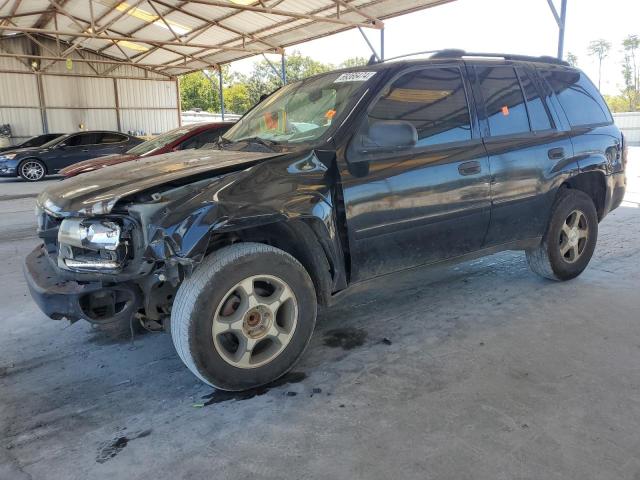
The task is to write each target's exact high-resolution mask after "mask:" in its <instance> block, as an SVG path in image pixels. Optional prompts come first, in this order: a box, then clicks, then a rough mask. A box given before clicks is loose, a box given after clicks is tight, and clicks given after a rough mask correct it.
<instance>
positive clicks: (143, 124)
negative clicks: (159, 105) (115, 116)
mask: <svg viewBox="0 0 640 480" xmlns="http://www.w3.org/2000/svg"><path fill="white" fill-rule="evenodd" d="M120 125H121V127H122V131H123V132H134V131H138V132H142V133H143V134H145V135H157V134H160V133H164V132H166V131H168V130H172V129H174V128H176V127H177V126H178V109H173V110H134V109H131V110H120Z"/></svg>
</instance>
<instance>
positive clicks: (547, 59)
mask: <svg viewBox="0 0 640 480" xmlns="http://www.w3.org/2000/svg"><path fill="white" fill-rule="evenodd" d="M461 57H485V58H504V59H505V60H521V61H525V62H544V63H555V64H558V65H569V63H568V62H565V61H564V60H561V59H559V58H556V57H551V56H549V55H542V56H539V57H535V56H531V55H517V54H515V55H514V54H509V53H493V52H491V53H487V52H465V51H464V50H440V51H439V52H436V53H434V54H433V55H431V58H461Z"/></svg>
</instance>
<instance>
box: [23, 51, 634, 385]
mask: <svg viewBox="0 0 640 480" xmlns="http://www.w3.org/2000/svg"><path fill="white" fill-rule="evenodd" d="M625 162H626V152H625V148H624V142H623V137H622V135H621V134H620V131H619V130H618V129H617V128H616V127H615V126H614V125H613V123H612V118H611V114H610V113H609V110H608V109H607V106H606V105H605V103H604V102H603V100H602V97H601V96H600V94H599V93H598V91H597V90H596V88H595V87H594V86H593V84H592V83H591V81H589V79H588V78H587V77H586V76H585V75H584V74H583V73H582V72H580V71H579V70H576V69H574V68H570V67H569V66H568V65H567V64H565V63H562V62H559V61H556V60H554V59H550V58H538V57H535V58H533V57H521V56H517V57H516V56H505V55H500V56H496V55H493V56H489V55H486V54H485V55H482V56H474V55H467V54H463V52H456V51H445V52H441V53H439V54H435V55H433V56H432V57H431V58H429V59H428V60H421V61H397V62H394V63H382V64H377V65H369V66H366V67H359V68H353V69H348V70H341V71H336V72H331V73H326V74H322V75H319V76H316V77H313V78H309V79H306V80H304V81H300V82H296V83H292V84H289V85H287V86H285V87H283V88H282V89H280V90H279V91H277V92H276V93H274V94H272V95H271V96H270V97H268V98H267V99H265V100H264V101H263V102H261V103H260V104H259V105H257V106H256V107H255V108H254V109H252V110H251V111H250V112H249V113H248V114H246V115H245V116H244V117H243V118H242V119H241V120H240V121H239V122H238V123H237V124H236V125H235V126H234V127H233V128H231V130H229V131H228V132H227V134H226V135H225V136H224V137H222V138H221V139H220V140H219V142H218V149H217V150H207V151H187V152H178V153H174V154H167V155H164V156H158V157H155V158H152V159H141V160H136V161H134V162H131V163H127V164H123V165H116V166H114V167H109V168H107V169H103V170H101V171H96V172H90V173H87V174H84V175H81V176H79V177H77V178H72V179H70V180H65V181H63V182H60V183H58V184H56V185H55V186H52V187H50V188H49V189H48V190H46V191H45V192H43V193H42V195H41V196H40V197H39V198H38V202H37V204H38V213H37V215H38V225H39V226H38V232H39V235H40V236H41V237H42V238H43V240H44V244H43V245H42V246H39V247H38V248H36V249H35V250H34V251H33V252H32V253H31V254H30V255H29V256H28V257H27V259H26V264H25V272H26V276H27V280H28V284H29V287H30V289H31V293H32V295H33V297H34V299H35V300H36V302H37V303H38V304H39V306H40V308H41V309H42V310H43V311H44V312H45V313H46V314H47V315H49V316H50V317H51V318H54V319H59V318H63V317H66V318H68V319H70V320H71V321H74V320H78V319H85V320H88V321H90V322H93V323H96V324H102V325H105V324H113V323H117V322H129V321H133V319H135V321H136V322H140V324H141V325H142V326H144V327H146V328H148V329H165V330H168V331H170V332H171V335H172V337H173V341H174V344H175V347H176V350H177V352H178V354H179V355H180V358H181V359H182V360H183V361H184V363H185V364H186V366H187V367H188V368H189V369H190V370H191V371H192V372H193V373H194V374H195V375H196V376H197V377H198V378H200V379H201V380H202V381H204V382H206V383H208V384H210V385H213V386H216V387H218V388H221V389H227V390H241V389H246V388H249V387H255V386H258V385H262V384H265V383H268V382H270V381H272V380H274V379H276V378H278V377H279V376H281V375H283V374H284V373H285V372H287V371H288V370H289V369H290V368H291V367H292V366H293V365H294V363H295V362H296V360H298V358H299V357H300V356H301V354H302V352H303V350H304V349H305V346H306V345H307V343H308V342H309V339H310V337H311V334H312V332H313V329H314V324H315V321H316V309H317V305H318V304H320V305H328V304H330V303H331V301H332V298H334V296H335V295H336V294H337V293H338V292H340V291H342V290H344V289H346V288H347V287H348V286H349V285H352V284H354V283H358V282H362V281H363V280H367V279H370V278H373V277H377V276H381V275H385V274H387V273H390V272H394V271H398V270H402V269H406V268H410V267H415V266H418V265H426V264H434V263H436V262H442V261H444V260H456V261H457V260H463V259H468V258H471V257H473V256H479V255H487V254H490V253H495V252H498V251H501V250H525V251H526V252H527V258H528V260H529V264H530V265H531V268H532V269H533V270H534V271H535V272H536V273H538V274H540V275H542V276H544V277H546V278H549V279H553V280H568V279H571V278H573V277H575V276H577V275H579V274H580V273H581V272H582V271H583V270H584V269H585V268H586V266H587V263H588V262H589V259H590V258H591V255H592V253H593V250H594V247H595V245H596V238H597V235H598V222H599V221H601V220H602V219H603V218H604V216H605V215H606V214H607V213H608V212H609V211H611V210H612V209H614V208H616V207H617V206H618V205H619V204H620V202H621V201H622V198H623V195H624V191H625V175H624V166H625ZM127 324H128V323H127Z"/></svg>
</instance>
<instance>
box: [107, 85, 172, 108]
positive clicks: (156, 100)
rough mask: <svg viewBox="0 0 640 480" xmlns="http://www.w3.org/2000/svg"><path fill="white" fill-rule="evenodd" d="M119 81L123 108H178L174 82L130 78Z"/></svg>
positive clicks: (119, 92) (119, 95)
mask: <svg viewBox="0 0 640 480" xmlns="http://www.w3.org/2000/svg"><path fill="white" fill-rule="evenodd" d="M117 82H118V98H119V99H120V107H122V108H176V107H177V105H178V97H177V92H176V84H175V83H174V82H166V81H165V82H163V81H145V80H129V79H118V81H117ZM176 115H177V114H176Z"/></svg>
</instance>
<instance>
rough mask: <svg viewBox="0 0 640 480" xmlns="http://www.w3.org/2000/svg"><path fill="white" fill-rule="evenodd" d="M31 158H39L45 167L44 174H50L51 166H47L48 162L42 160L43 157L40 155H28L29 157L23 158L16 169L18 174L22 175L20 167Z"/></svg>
mask: <svg viewBox="0 0 640 480" xmlns="http://www.w3.org/2000/svg"><path fill="white" fill-rule="evenodd" d="M29 160H37V161H39V162H40V163H41V164H42V166H43V167H44V174H45V175H49V167H48V166H47V164H46V162H45V161H44V160H42V159H41V158H38V157H27V158H23V159H22V160H20V162H18V168H17V169H16V176H18V177H19V176H20V168H21V167H22V165H23V164H24V162H27V161H29Z"/></svg>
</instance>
